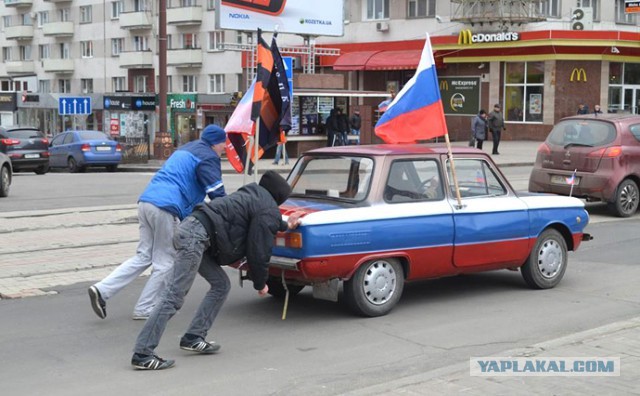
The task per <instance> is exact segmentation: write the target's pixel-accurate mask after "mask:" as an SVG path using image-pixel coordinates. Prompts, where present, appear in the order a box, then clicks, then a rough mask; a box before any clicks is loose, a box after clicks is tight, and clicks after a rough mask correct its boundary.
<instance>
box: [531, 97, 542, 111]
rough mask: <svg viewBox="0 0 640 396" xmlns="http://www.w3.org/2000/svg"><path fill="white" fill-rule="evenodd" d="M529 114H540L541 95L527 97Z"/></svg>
mask: <svg viewBox="0 0 640 396" xmlns="http://www.w3.org/2000/svg"><path fill="white" fill-rule="evenodd" d="M529 114H542V94H530V95H529Z"/></svg>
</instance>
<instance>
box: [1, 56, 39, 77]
mask: <svg viewBox="0 0 640 396" xmlns="http://www.w3.org/2000/svg"><path fill="white" fill-rule="evenodd" d="M6 65H7V74H11V75H19V74H34V73H35V72H36V68H35V65H34V63H33V61H32V60H21V61H7V63H6Z"/></svg>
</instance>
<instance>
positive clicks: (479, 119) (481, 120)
mask: <svg viewBox="0 0 640 396" xmlns="http://www.w3.org/2000/svg"><path fill="white" fill-rule="evenodd" d="M471 135H472V136H473V137H474V138H475V139H476V148H479V149H480V150H482V143H483V142H484V141H485V140H486V139H487V112H486V111H484V110H480V112H479V113H478V115H477V116H475V117H473V119H472V120H471Z"/></svg>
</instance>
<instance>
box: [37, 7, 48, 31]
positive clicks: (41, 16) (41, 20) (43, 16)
mask: <svg viewBox="0 0 640 396" xmlns="http://www.w3.org/2000/svg"><path fill="white" fill-rule="evenodd" d="M47 23H49V11H40V12H39V13H38V27H39V28H41V27H42V25H44V24H47Z"/></svg>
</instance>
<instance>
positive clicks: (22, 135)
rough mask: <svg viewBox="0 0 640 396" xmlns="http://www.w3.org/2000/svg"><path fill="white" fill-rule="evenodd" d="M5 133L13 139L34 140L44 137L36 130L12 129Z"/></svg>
mask: <svg viewBox="0 0 640 396" xmlns="http://www.w3.org/2000/svg"><path fill="white" fill-rule="evenodd" d="M7 133H8V134H9V136H11V137H12V138H14V139H36V138H42V137H44V135H43V134H42V132H40V131H38V130H37V129H12V130H10V131H7Z"/></svg>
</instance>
